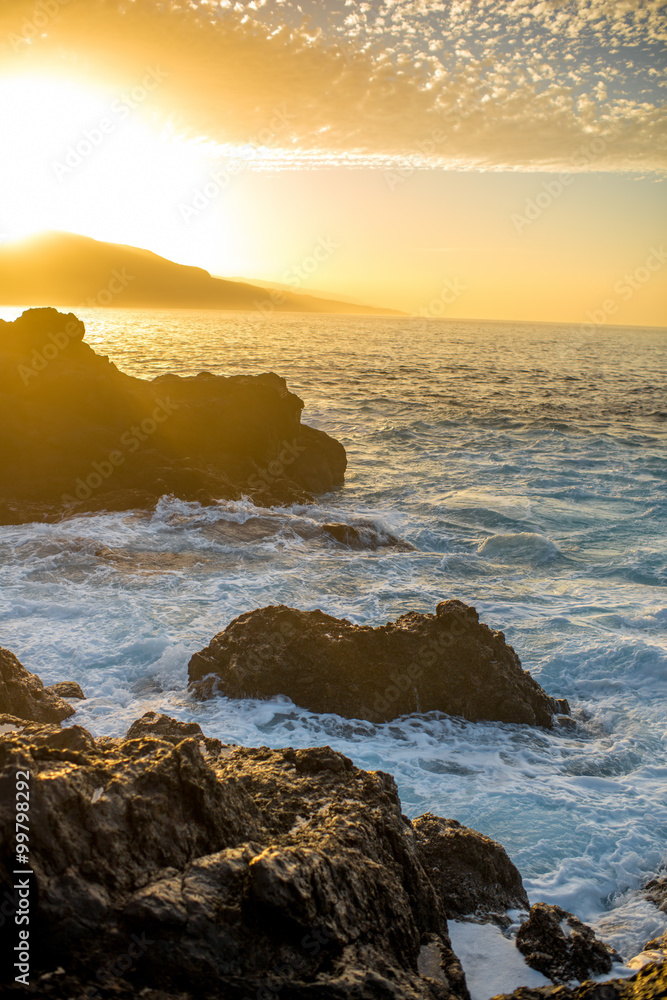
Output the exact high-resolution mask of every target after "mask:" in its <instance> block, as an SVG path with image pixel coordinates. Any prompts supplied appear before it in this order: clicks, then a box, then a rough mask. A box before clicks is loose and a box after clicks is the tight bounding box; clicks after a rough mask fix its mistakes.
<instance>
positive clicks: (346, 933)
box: [0, 651, 667, 1000]
mask: <svg viewBox="0 0 667 1000" xmlns="http://www.w3.org/2000/svg"><path fill="white" fill-rule="evenodd" d="M0 677H1V681H0V712H1V713H3V714H1V715H0V734H1V735H0V787H2V788H3V791H4V794H3V796H2V798H1V803H0V844H2V851H1V852H0V880H1V881H2V887H1V895H2V898H3V900H4V903H5V909H4V910H3V914H4V917H5V924H4V933H5V934H7V933H8V932H10V933H11V932H12V931H13V930H15V928H14V925H13V922H12V921H7V920H6V918H7V917H8V916H11V914H12V912H15V908H16V897H15V896H14V892H13V885H14V879H15V876H14V874H13V869H14V866H15V862H14V859H13V856H12V854H13V849H14V839H15V834H14V805H13V796H12V795H11V789H12V788H13V783H14V779H15V774H16V772H17V770H21V771H29V772H30V803H31V836H30V862H31V871H32V872H33V873H34V874H32V875H31V876H30V879H31V891H32V899H33V901H34V902H33V907H34V908H33V911H32V916H31V920H32V925H31V926H32V945H31V947H32V959H31V964H32V968H31V981H30V985H28V986H23V985H22V984H17V983H12V979H13V970H12V968H11V964H12V962H11V958H8V957H7V956H9V955H10V952H11V949H6V950H5V951H4V952H3V954H4V956H5V958H4V964H3V967H2V982H3V983H4V984H5V985H4V986H2V992H3V995H5V994H7V995H10V994H11V995H13V994H14V992H15V991H16V993H17V995H18V992H19V991H21V992H22V994H23V995H27V996H31V997H53V998H54V1000H65V998H66V997H67V998H72V1000H80V998H81V1000H83V998H84V997H108V998H111V997H131V996H139V995H140V996H142V997H144V998H145V1000H195V998H202V1000H213V998H218V997H221V996H224V997H225V998H229V1000H248V998H252V1000H255V998H263V1000H265V998H267V997H269V998H274V997H280V998H285V1000H311V998H312V1000H316V998H317V1000H320V998H321V1000H371V998H377V997H382V998H387V1000H389V998H394V1000H427V998H433V1000H469V997H470V994H469V992H468V988H467V986H466V980H465V973H464V970H463V968H462V966H461V962H460V961H459V958H458V957H457V955H456V954H455V952H454V950H453V948H452V943H451V939H450V936H449V931H448V920H452V919H454V920H456V921H458V922H461V921H463V922H464V923H465V922H474V923H491V924H494V925H495V926H497V927H498V928H505V929H506V928H507V927H508V925H509V924H510V923H511V922H512V919H513V918H515V916H516V913H517V911H519V912H521V914H522V916H521V920H522V924H521V927H520V929H519V932H518V934H517V935H516V945H517V947H518V949H519V950H520V951H521V953H522V954H523V955H524V956H525V961H526V962H527V964H528V965H530V966H531V967H533V968H537V969H539V970H540V971H541V972H542V973H543V974H544V975H546V976H547V978H548V979H551V981H552V982H553V983H554V985H553V986H551V987H543V988H540V989H520V990H518V991H515V992H514V993H513V994H511V996H512V998H513V1000H539V998H547V997H554V998H559V1000H629V998H631V997H633V998H640V997H644V998H648V997H658V996H662V995H665V990H667V962H665V961H664V959H665V957H666V955H667V938H665V939H662V940H661V941H654V942H650V943H649V945H650V946H651V947H652V949H653V951H652V953H650V954H647V955H646V956H644V959H642V960H645V961H646V963H647V964H646V965H645V966H644V967H643V968H641V969H639V971H638V972H637V973H636V975H634V976H632V978H630V979H623V980H614V981H608V982H606V983H603V984H595V983H593V982H588V983H583V984H582V985H581V986H577V987H571V986H568V985H566V984H568V983H570V982H571V980H572V978H574V977H576V978H577V979H585V978H586V977H588V976H591V975H600V974H603V975H604V974H610V973H611V972H612V970H613V962H614V961H616V960H618V959H619V956H617V955H615V954H614V953H613V952H612V951H611V949H609V948H608V947H607V946H606V945H605V944H604V943H602V942H600V941H598V940H597V939H596V938H595V935H594V934H593V932H592V931H591V930H590V928H588V927H586V926H585V925H584V924H582V923H581V921H579V920H577V918H576V917H575V916H573V915H572V914H568V913H566V912H565V911H562V910H560V909H559V908H558V907H552V906H546V905H545V904H541V903H538V904H536V905H534V906H533V907H532V909H530V912H528V911H529V904H528V898H527V896H526V893H525V889H524V887H523V883H522V880H521V876H520V873H519V872H518V871H517V869H516V867H515V866H514V865H513V864H512V862H511V861H510V859H509V858H508V856H507V854H506V852H505V851H504V849H503V848H502V846H501V845H500V844H497V843H496V842H494V841H493V840H491V839H489V838H488V837H485V836H483V835H482V834H479V833H477V832H476V831H474V830H470V829H468V828H466V827H463V826H461V825H460V824H459V823H457V822H456V821H455V820H450V819H445V818H442V817H437V816H433V815H430V814H426V815H424V816H421V817H419V818H417V819H416V820H414V821H412V822H411V821H409V820H408V819H407V818H406V817H405V816H404V815H403V814H402V812H401V804H400V800H399V798H398V795H397V791H396V785H395V782H394V780H393V778H392V777H391V776H390V775H388V774H384V773H383V772H381V771H377V772H366V771H362V770H360V769H359V768H357V767H355V766H354V765H353V764H352V762H351V761H350V760H349V759H348V758H346V757H345V756H344V755H342V754H340V753H337V752H336V751H334V750H332V749H330V748H329V747H316V748H313V749H309V750H295V749H292V748H289V747H288V748H285V749H281V750H271V749H268V748H266V747H259V748H245V747H239V746H234V745H225V744H223V743H222V742H221V741H220V740H217V739H211V738H208V737H207V736H206V735H205V734H204V733H203V732H202V731H201V729H200V727H199V725H198V724H196V723H183V722H178V721H176V720H174V719H171V718H169V717H167V716H165V715H157V714H156V713H148V714H147V715H145V716H143V717H142V718H141V719H138V720H137V721H136V722H135V723H134V724H133V725H132V726H131V727H130V729H129V731H128V732H127V734H126V736H125V737H124V738H121V739H113V738H109V737H102V738H98V739H95V738H93V737H92V736H91V735H90V734H89V733H88V732H87V731H86V730H85V729H83V728H82V727H80V726H77V725H70V726H68V727H67V728H62V727H61V725H60V721H61V720H63V719H66V718H70V716H71V713H72V708H71V706H69V705H68V703H67V702H65V701H64V700H63V699H62V698H61V697H60V695H59V694H58V693H57V690H54V689H47V688H44V686H43V685H42V683H41V681H40V679H39V678H38V677H36V675H34V674H31V673H29V672H28V671H27V670H26V669H25V668H24V667H23V666H22V665H21V664H20V663H19V661H18V660H17V659H16V657H14V656H13V655H12V654H11V653H9V652H8V651H2V655H1V656H0ZM65 685H67V686H65ZM54 687H55V688H56V689H59V690H62V691H68V692H69V697H70V698H72V697H75V698H76V697H80V695H82V694H83V692H81V691H80V689H78V686H71V684H70V683H69V682H63V683H62V684H61V685H55V686H54ZM35 720H36V721H35ZM7 903H9V905H6V904H7ZM508 911H510V912H511V914H512V916H511V917H510V915H509V913H508ZM640 964H641V961H640V962H638V965H640ZM556 984H561V985H556ZM661 991H662V992H661Z"/></svg>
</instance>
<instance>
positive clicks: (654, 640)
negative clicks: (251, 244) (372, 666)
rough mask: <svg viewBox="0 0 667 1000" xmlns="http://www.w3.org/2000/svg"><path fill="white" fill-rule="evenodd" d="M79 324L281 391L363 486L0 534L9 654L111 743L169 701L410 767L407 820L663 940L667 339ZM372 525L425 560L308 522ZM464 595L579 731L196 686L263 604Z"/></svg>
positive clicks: (127, 358)
mask: <svg viewBox="0 0 667 1000" xmlns="http://www.w3.org/2000/svg"><path fill="white" fill-rule="evenodd" d="M7 312H8V311H5V313H3V315H6V314H7ZM79 314H80V315H82V317H83V318H84V319H85V320H86V322H87V328H88V334H87V339H88V341H89V343H90V344H91V345H92V346H93V347H95V349H96V350H97V351H99V352H101V353H105V354H108V355H109V356H110V357H111V359H112V360H113V361H114V362H115V363H116V364H117V365H118V366H119V368H121V369H123V370H124V371H127V372H128V373H130V374H135V375H142V376H145V377H153V376H155V375H158V374H162V373H164V372H167V371H174V372H177V373H179V374H184V375H186V374H195V373H197V372H198V371H201V370H207V371H211V372H214V373H216V374H238V373H250V374H252V373H257V372H262V371H267V370H273V371H276V372H278V374H280V375H283V376H285V377H286V378H287V381H288V385H289V387H290V389H292V390H293V391H294V392H297V393H298V394H299V395H300V396H302V398H303V399H304V400H305V402H306V409H305V412H304V420H305V421H306V422H309V423H311V424H313V425H315V426H318V427H322V428H323V429H325V430H327V431H329V432H331V433H332V434H334V435H335V436H336V437H338V438H340V440H342V441H343V443H344V444H345V446H346V448H347V451H348V456H349V460H350V467H349V473H348V477H347V484H346V486H345V488H344V489H342V490H340V491H337V492H335V493H332V494H330V495H328V496H326V497H324V498H322V500H321V503H320V505H318V506H312V507H310V506H309V507H299V508H292V509H289V510H284V509H283V510H271V511H260V510H257V509H256V508H254V507H253V506H252V504H250V503H236V504H234V503H227V504H224V505H222V506H220V507H219V508H217V509H205V510H203V509H201V508H200V507H199V506H198V505H197V504H186V503H183V502H180V501H174V500H168V499H164V500H163V501H162V502H161V504H160V506H159V508H158V510H157V511H156V512H155V513H154V514H144V513H130V514H107V515H104V514H103V515H99V514H98V515H92V516H89V517H83V518H78V519H75V520H72V521H69V522H64V523H62V524H59V525H32V526H21V527H11V526H9V527H4V528H0V565H1V567H2V577H3V587H2V594H1V597H0V622H1V623H2V634H3V639H2V643H3V645H6V646H8V647H9V648H10V649H12V650H14V651H15V652H16V653H17V655H18V656H19V658H20V659H22V660H23V661H24V662H25V663H26V665H27V666H28V667H30V668H32V669H34V670H36V671H37V672H38V673H40V674H41V675H42V677H43V678H44V680H45V681H46V682H47V683H48V682H52V681H55V680H61V679H69V678H73V679H76V680H79V682H80V683H81V685H82V686H83V688H84V690H86V691H88V693H89V695H90V698H89V700H88V701H87V702H86V703H84V704H83V705H82V707H81V708H80V709H79V710H78V711H77V715H76V721H77V722H80V723H81V724H83V725H85V726H87V727H88V728H90V729H91V730H92V731H93V732H94V733H96V734H102V733H111V734H120V733H122V732H124V731H125V729H126V728H127V726H128V725H129V723H130V722H131V721H132V720H133V719H134V718H136V717H137V716H138V715H139V714H141V713H142V712H143V711H147V710H149V709H156V710H161V711H167V712H169V713H170V714H172V715H175V716H177V717H179V718H183V719H196V720H197V721H199V722H200V723H201V725H202V726H203V728H204V729H205V731H206V732H208V733H210V734H211V735H215V736H219V737H220V738H222V739H225V740H228V741H237V742H239V743H244V744H248V745H250V744H259V743H264V744H266V745H270V746H283V745H286V744H292V745H297V746H309V745H314V744H321V743H323V742H326V743H329V744H330V745H332V746H334V747H336V748H337V749H339V750H341V751H343V752H344V753H347V754H348V755H349V756H350V757H352V758H353V759H354V760H355V762H356V763H358V764H359V765H360V766H363V767H367V768H380V769H383V770H387V771H391V772H392V773H393V774H394V775H395V776H396V779H397V781H398V784H399V789H400V792H401V796H402V800H403V804H404V808H405V811H406V812H408V813H409V814H410V815H418V814H419V813H422V812H425V811H427V810H431V811H433V812H436V813H440V814H442V815H445V816H450V817H455V818H457V819H459V820H460V821H461V822H463V823H466V824H468V825H470V826H473V827H475V828H477V829H479V830H482V831H483V832H485V833H487V834H489V835H490V836H493V837H495V838H497V839H498V840H500V841H501V842H502V843H503V844H504V845H505V847H506V848H507V849H508V851H509V852H510V854H511V856H512V858H513V860H514V861H515V862H516V863H517V865H518V866H519V868H520V870H521V871H522V873H523V875H524V878H525V881H526V886H527V888H528V891H529V894H530V896H531V899H533V900H536V899H546V900H547V901H550V902H557V903H559V904H560V905H562V906H564V907H565V908H567V909H570V910H574V911H575V912H576V913H577V914H578V915H579V916H581V917H582V918H584V919H588V920H590V921H592V922H593V923H594V924H596V925H597V926H598V928H599V929H600V930H602V931H603V932H604V934H605V936H606V937H607V939H608V940H610V941H612V943H615V944H616V946H617V947H618V948H619V950H621V952H624V951H625V952H626V953H629V952H630V951H633V950H635V951H636V950H638V947H639V946H640V945H641V944H642V943H643V942H644V941H645V940H646V939H647V937H649V936H650V935H651V934H653V933H657V932H658V931H660V930H661V929H663V928H664V926H665V923H666V921H665V919H664V916H663V915H656V911H655V910H654V909H653V908H652V907H651V906H650V905H649V904H648V903H644V902H642V901H641V900H640V899H639V898H638V897H637V895H636V894H634V893H633V892H632V890H634V889H635V888H636V887H637V886H638V885H639V884H640V882H641V880H642V879H643V878H644V877H646V875H647V874H649V873H651V872H653V871H655V870H656V868H657V867H658V866H659V864H660V862H661V859H662V858H663V854H664V844H665V837H666V834H667V794H666V787H667V765H666V764H665V751H666V750H667V735H666V733H665V715H666V712H665V710H666V708H667V600H666V591H665V585H666V584H667V529H666V522H667V518H666V513H667V497H666V481H667V480H666V475H665V473H666V472H667V458H666V450H665V441H666V436H667V435H666V430H667V424H666V420H667V401H666V400H665V389H664V386H665V384H666V383H667V371H666V368H667V363H666V360H665V359H666V358H667V352H666V350H665V349H666V348H667V332H666V331H658V330H640V329H628V330H623V329H619V328H617V329H611V330H605V331H604V332H602V331H599V330H596V331H593V334H592V336H587V335H586V334H585V333H582V332H581V331H580V330H579V329H578V328H574V327H567V326H547V325H532V326H531V325H529V324H506V323H499V324H489V323H481V322H479V323H476V322H472V321H467V322H451V323H441V322H436V321H428V322H424V321H421V320H403V319H393V318H392V319H358V318H342V317H324V318H323V317H303V316H279V317H272V318H269V319H267V320H264V319H258V318H257V316H246V315H244V314H236V315H227V316H225V315H221V314H216V313H213V312H179V313H172V312H156V311H141V312H126V311H109V312H105V311H102V310H99V311H89V312H86V311H84V312H82V313H81V312H80V313H79ZM7 318H12V317H11V315H7ZM359 519H363V520H364V521H368V520H370V521H372V522H373V523H374V524H375V525H376V526H377V527H378V528H379V529H380V530H382V531H384V532H387V533H389V532H390V533H393V534H394V535H396V536H398V537H399V538H401V539H404V540H406V541H408V542H410V543H412V545H413V546H414V547H415V548H414V550H413V551H399V550H396V549H391V548H381V549H378V550H377V551H361V552H360V551H351V550H348V549H345V548H342V547H341V546H339V545H337V544H336V542H335V541H333V540H332V539H328V538H326V537H325V536H323V535H322V534H321V532H319V531H318V530H317V529H318V525H321V524H322V523H326V522H328V521H349V522H350V523H354V522H356V521H358V520H359ZM304 525H305V526H306V529H307V530H305V529H304ZM446 597H457V598H460V599H461V600H464V601H467V602H469V603H472V604H474V605H475V606H476V607H477V608H478V610H479V611H480V614H481V617H482V618H483V620H485V621H487V622H488V623H489V624H490V625H491V626H493V627H496V628H502V629H503V631H504V632H505V634H506V636H507V639H508V641H509V642H511V643H512V644H513V645H514V646H515V648H516V649H517V652H518V653H519V655H520V657H521V659H522V662H523V664H524V666H525V667H526V669H529V670H530V671H531V672H532V673H533V674H534V676H535V677H536V678H537V679H538V680H539V681H540V683H541V684H542V685H543V686H544V687H545V688H546V689H547V690H548V691H549V692H550V693H551V694H554V695H556V696H564V697H567V698H568V699H569V700H570V702H571V704H572V705H573V708H574V711H575V717H576V719H577V728H576V729H575V730H573V731H569V732H563V731H558V732H553V733H551V732H549V733H547V732H542V731H534V730H530V729H526V728H523V727H519V726H507V725H491V724H476V725H472V724H467V723H465V722H461V721H459V720H452V719H448V718H447V717H445V716H439V715H437V714H432V715H428V716H425V717H417V718H409V719H404V720H401V721H398V722H395V723H391V724H386V725H383V726H372V725H370V724H368V723H365V722H359V721H350V720H343V719H340V718H338V717H336V716H316V715H313V714H312V713H309V712H305V711H303V710H301V709H298V708H296V707H295V706H293V705H292V704H291V703H290V702H289V701H288V700H287V699H277V700H275V701H273V702H259V701H245V702H232V701H228V700H226V699H223V698H219V699H215V700H214V701H210V702H206V703H204V704H197V703H192V702H190V701H189V699H188V698H187V696H186V694H185V690H184V689H185V683H186V673H187V661H188V659H189V656H190V655H191V653H192V652H193V651H195V650H196V649H199V648H201V647H202V646H203V645H205V644H207V643H208V641H209V639H210V638H211V636H212V635H213V634H214V633H215V632H217V631H219V630H220V629H222V628H224V626H225V625H227V624H228V622H229V621H230V620H231V619H232V618H233V617H235V616H236V615H238V614H240V613H242V612H244V611H247V610H249V609H250V608H253V607H260V606H263V605H266V604H270V603H279V602H284V603H287V604H292V605H295V606H298V607H302V608H315V607H320V608H322V609H323V610H324V611H327V612H329V613H331V614H335V615H342V616H345V617H347V618H349V619H352V620H353V621H358V622H367V623H371V624H378V623H381V622H384V621H386V620H387V619H390V618H391V619H393V618H395V617H396V616H397V615H399V614H402V613H404V612H405V611H408V610H413V609H414V610H420V611H432V610H433V609H434V606H435V604H436V603H437V602H438V601H439V600H442V599H443V598H446Z"/></svg>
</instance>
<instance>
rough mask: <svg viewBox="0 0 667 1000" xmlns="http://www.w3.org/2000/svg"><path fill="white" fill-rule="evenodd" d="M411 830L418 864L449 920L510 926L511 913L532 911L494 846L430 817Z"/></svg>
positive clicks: (503, 852)
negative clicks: (416, 847)
mask: <svg viewBox="0 0 667 1000" xmlns="http://www.w3.org/2000/svg"><path fill="white" fill-rule="evenodd" d="M413 826H414V828H415V831H416V834H417V846H418V852H419V860H420V861H421V863H422V865H423V866H424V869H425V870H426V872H427V873H428V875H429V877H430V879H431V882H432V883H433V885H434V886H435V890H436V892H437V893H438V898H439V899H440V902H441V904H442V906H443V909H444V911H445V914H446V916H447V919H448V920H471V921H474V922H476V923H490V922H493V923H497V924H500V925H501V926H509V925H510V923H511V922H512V921H511V920H510V918H509V917H508V916H507V910H525V911H526V912H527V911H528V910H529V909H530V903H529V902H528V896H527V894H526V890H525V889H524V887H523V882H522V881H521V875H520V874H519V871H518V869H517V868H516V867H515V866H514V865H513V864H512V862H511V861H510V859H509V857H508V855H507V852H506V850H505V848H504V847H502V846H501V845H500V844H498V843H496V841H495V840H491V838H490V837H485V836H484V835H483V834H481V833H478V832H477V831H476V830H470V829H468V828H467V827H465V826H461V824H460V823H458V822H457V821H456V820H455V819H441V818H440V817H439V816H433V815H432V814H431V813H426V815H424V816H420V817H419V818H418V819H416V820H415V821H414V824H413Z"/></svg>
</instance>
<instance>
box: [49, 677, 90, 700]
mask: <svg viewBox="0 0 667 1000" xmlns="http://www.w3.org/2000/svg"><path fill="white" fill-rule="evenodd" d="M46 690H47V691H50V692H51V693H52V694H57V695H58V697H59V698H80V699H82V700H83V701H85V700H86V696H85V694H84V693H83V691H82V690H81V686H80V685H79V684H77V682H76V681H58V683H57V684H50V685H49V686H48V687H47V689H46Z"/></svg>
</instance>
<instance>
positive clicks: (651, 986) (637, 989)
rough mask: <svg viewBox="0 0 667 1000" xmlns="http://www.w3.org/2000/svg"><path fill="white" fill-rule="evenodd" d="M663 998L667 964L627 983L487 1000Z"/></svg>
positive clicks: (536, 991) (525, 992)
mask: <svg viewBox="0 0 667 1000" xmlns="http://www.w3.org/2000/svg"><path fill="white" fill-rule="evenodd" d="M665 997H667V963H664V962H663V963H662V964H660V965H646V966H644V968H643V969H641V970H640V971H639V972H638V973H637V975H635V976H632V977H631V978H630V979H609V980H607V982H605V983H594V982H591V981H588V982H584V983H582V984H581V986H574V987H572V988H569V987H567V986H541V987H540V988H539V989H529V988H526V987H522V988H521V989H518V990H515V991H514V992H513V993H503V994H502V995H501V994H497V995H496V996H495V997H491V1000H664V998H665Z"/></svg>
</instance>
